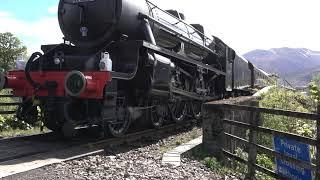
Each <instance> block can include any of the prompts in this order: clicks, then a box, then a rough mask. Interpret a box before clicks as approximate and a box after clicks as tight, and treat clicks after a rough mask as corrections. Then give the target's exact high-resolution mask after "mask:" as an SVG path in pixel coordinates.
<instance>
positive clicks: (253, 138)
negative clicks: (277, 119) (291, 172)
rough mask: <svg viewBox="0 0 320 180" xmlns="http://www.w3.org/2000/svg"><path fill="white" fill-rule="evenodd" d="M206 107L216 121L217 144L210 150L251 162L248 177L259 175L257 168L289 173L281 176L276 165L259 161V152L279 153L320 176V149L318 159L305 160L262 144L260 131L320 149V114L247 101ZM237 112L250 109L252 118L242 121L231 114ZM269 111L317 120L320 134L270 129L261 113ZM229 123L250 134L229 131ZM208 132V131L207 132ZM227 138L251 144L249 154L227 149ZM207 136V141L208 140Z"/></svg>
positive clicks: (213, 131) (270, 172) (277, 155)
mask: <svg viewBox="0 0 320 180" xmlns="http://www.w3.org/2000/svg"><path fill="white" fill-rule="evenodd" d="M205 110H206V112H207V117H206V118H207V119H208V121H213V122H212V127H211V128H210V131H211V133H210V136H212V137H210V138H207V139H210V141H212V143H210V146H212V145H216V146H215V147H210V148H211V149H210V151H211V152H210V153H211V154H213V155H214V156H216V157H217V159H218V160H221V161H226V159H227V158H230V159H233V160H236V161H238V162H240V163H244V164H245V165H247V169H248V171H247V174H246V178H247V179H253V178H254V177H255V175H256V170H258V171H260V172H262V173H265V174H267V175H269V176H271V177H274V178H281V179H285V178H286V177H283V176H281V175H280V174H279V173H278V172H276V171H275V170H273V169H267V168H265V167H263V166H261V165H258V164H257V154H258V153H263V154H266V155H268V156H270V157H275V158H278V159H281V160H284V161H287V162H289V163H291V164H293V165H296V166H298V167H301V168H305V169H311V170H312V171H313V172H314V173H315V179H320V170H319V168H320V152H319V151H316V160H315V161H314V163H308V162H305V161H302V160H298V159H295V158H293V157H290V156H288V155H285V154H282V153H279V152H276V151H275V150H274V149H273V148H270V147H266V146H264V145H261V144H258V135H259V134H267V135H270V136H279V137H282V138H288V139H292V140H295V141H298V142H302V143H304V144H308V145H310V146H312V147H315V149H316V150H320V115H319V114H312V113H301V112H294V111H286V110H279V109H267V108H259V107H253V106H247V105H233V104H224V103H223V104H219V103H216V104H215V103H212V104H206V105H205ZM234 112H238V113H239V112H247V113H248V114H249V115H248V116H246V117H247V118H248V119H247V121H246V122H243V121H242V122H241V121H239V120H238V119H237V118H236V117H235V118H228V117H230V114H232V113H234ZM262 113H263V114H269V115H279V116H284V117H292V118H301V119H305V120H308V121H316V127H317V130H316V132H317V136H316V137H317V138H309V137H303V136H299V135H297V134H291V133H287V132H282V131H278V130H275V129H270V128H267V127H263V126H261V114H262ZM226 126H232V127H234V128H243V129H246V130H247V132H248V134H247V137H240V136H239V135H236V134H232V133H230V132H227V130H226ZM204 136H205V133H204ZM227 139H229V140H232V141H236V142H239V143H242V144H244V145H245V146H246V147H248V148H247V152H248V158H247V159H245V158H242V157H240V156H238V155H236V154H235V153H234V152H232V150H227V149H226V148H225V147H224V146H223V145H222V144H224V143H225V142H226V141H227ZM205 141H206V140H205V138H204V143H206V142H205Z"/></svg>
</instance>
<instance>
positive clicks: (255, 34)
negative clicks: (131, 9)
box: [152, 0, 320, 54]
mask: <svg viewBox="0 0 320 180" xmlns="http://www.w3.org/2000/svg"><path fill="white" fill-rule="evenodd" d="M152 1H154V2H155V3H156V4H158V5H159V6H160V7H163V8H164V9H177V10H180V11H182V12H183V13H185V15H186V18H187V20H188V21H189V22H191V23H200V24H203V25H204V26H205V28H208V29H209V30H210V31H211V32H212V33H213V35H215V36H218V37H220V38H221V39H222V40H223V41H225V42H226V43H228V45H230V46H231V47H233V48H234V49H235V50H236V51H238V52H240V53H241V54H244V53H246V52H248V51H250V50H253V49H258V48H261V49H269V48H277V47H285V46H286V47H305V48H309V49H313V50H320V47H319V41H320V35H319V32H320V23H317V22H318V17H319V10H318V7H319V6H320V1H319V0H308V1H300V0H281V1H279V0H260V1H257V0H241V1H239V0H223V1H221V0H202V1H201V3H199V1H196V0H174V1H173V0H152Z"/></svg>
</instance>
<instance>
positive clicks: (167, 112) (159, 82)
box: [0, 0, 268, 136]
mask: <svg viewBox="0 0 320 180" xmlns="http://www.w3.org/2000/svg"><path fill="white" fill-rule="evenodd" d="M58 20H59V25H60V28H61V31H62V33H63V34H64V42H63V43H62V44H55V45H43V46H42V47H41V49H42V51H43V53H40V52H36V53H34V54H32V56H31V57H30V59H29V60H28V62H27V64H26V67H25V69H24V70H12V71H9V72H8V73H7V74H4V75H1V78H0V80H1V82H0V85H1V88H11V89H12V90H13V94H14V95H15V96H19V97H22V99H23V103H22V105H21V106H20V107H19V109H18V111H17V117H18V119H19V120H23V121H25V122H28V123H31V124H32V123H35V122H36V121H38V120H39V117H41V121H43V123H44V124H45V126H47V127H48V128H49V129H51V130H53V131H57V132H63V133H64V134H66V135H72V133H73V130H74V129H75V127H77V126H83V125H86V126H99V127H100V128H101V130H103V132H105V133H109V134H111V135H113V136H122V135H123V134H124V133H126V132H127V131H128V129H129V128H130V126H131V125H132V124H134V123H137V122H139V123H143V124H144V125H146V124H150V125H152V126H153V127H155V128H159V127H161V126H162V125H163V124H164V123H168V121H173V122H175V123H183V122H184V121H185V120H186V119H187V117H190V116H192V117H193V118H195V119H201V117H202V111H201V107H202V104H203V103H204V102H207V101H210V100H216V99H220V98H223V97H227V96H230V95H240V94H248V93H250V91H249V89H250V88H252V87H254V86H255V80H256V77H255V74H257V72H259V71H260V70H259V69H257V68H255V66H253V65H252V64H251V63H250V62H248V61H246V60H244V59H243V58H241V57H239V56H238V55H236V53H235V51H234V50H233V49H231V48H230V47H228V46H227V45H226V44H225V43H224V42H223V41H221V40H220V39H219V38H217V37H214V36H211V35H207V34H205V30H204V27H203V26H201V25H200V24H188V23H187V19H186V18H185V16H184V14H182V13H181V12H178V11H176V10H162V9H161V8H159V7H158V6H156V5H155V4H153V3H152V2H150V1H148V0H135V1H132V0H60V2H59V9H58ZM263 78H265V79H267V78H268V77H267V76H265V77H263ZM39 108H40V109H41V111H39Z"/></svg>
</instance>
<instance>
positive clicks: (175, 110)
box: [169, 98, 188, 123]
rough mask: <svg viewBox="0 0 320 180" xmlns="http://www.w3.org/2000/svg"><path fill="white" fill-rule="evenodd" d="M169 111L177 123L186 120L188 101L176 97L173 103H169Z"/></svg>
mask: <svg viewBox="0 0 320 180" xmlns="http://www.w3.org/2000/svg"><path fill="white" fill-rule="evenodd" d="M169 111H170V114H171V118H172V119H173V121H175V122H176V123H181V122H183V121H184V119H185V117H186V115H187V111H188V108H187V103H186V102H185V101H183V100H181V99H178V98H177V99H174V102H173V103H172V104H169Z"/></svg>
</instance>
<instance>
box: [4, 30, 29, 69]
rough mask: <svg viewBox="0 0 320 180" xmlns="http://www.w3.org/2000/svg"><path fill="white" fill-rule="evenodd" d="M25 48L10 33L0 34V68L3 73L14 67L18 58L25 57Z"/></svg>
mask: <svg viewBox="0 0 320 180" xmlns="http://www.w3.org/2000/svg"><path fill="white" fill-rule="evenodd" d="M26 52H27V48H26V47H25V46H24V45H23V44H22V43H21V41H20V40H19V39H18V38H17V37H15V36H14V35H13V34H12V33H9V32H6V33H0V68H1V69H2V70H4V71H8V70H9V69H11V68H13V67H14V63H15V60H16V59H17V58H18V57H19V56H26Z"/></svg>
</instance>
